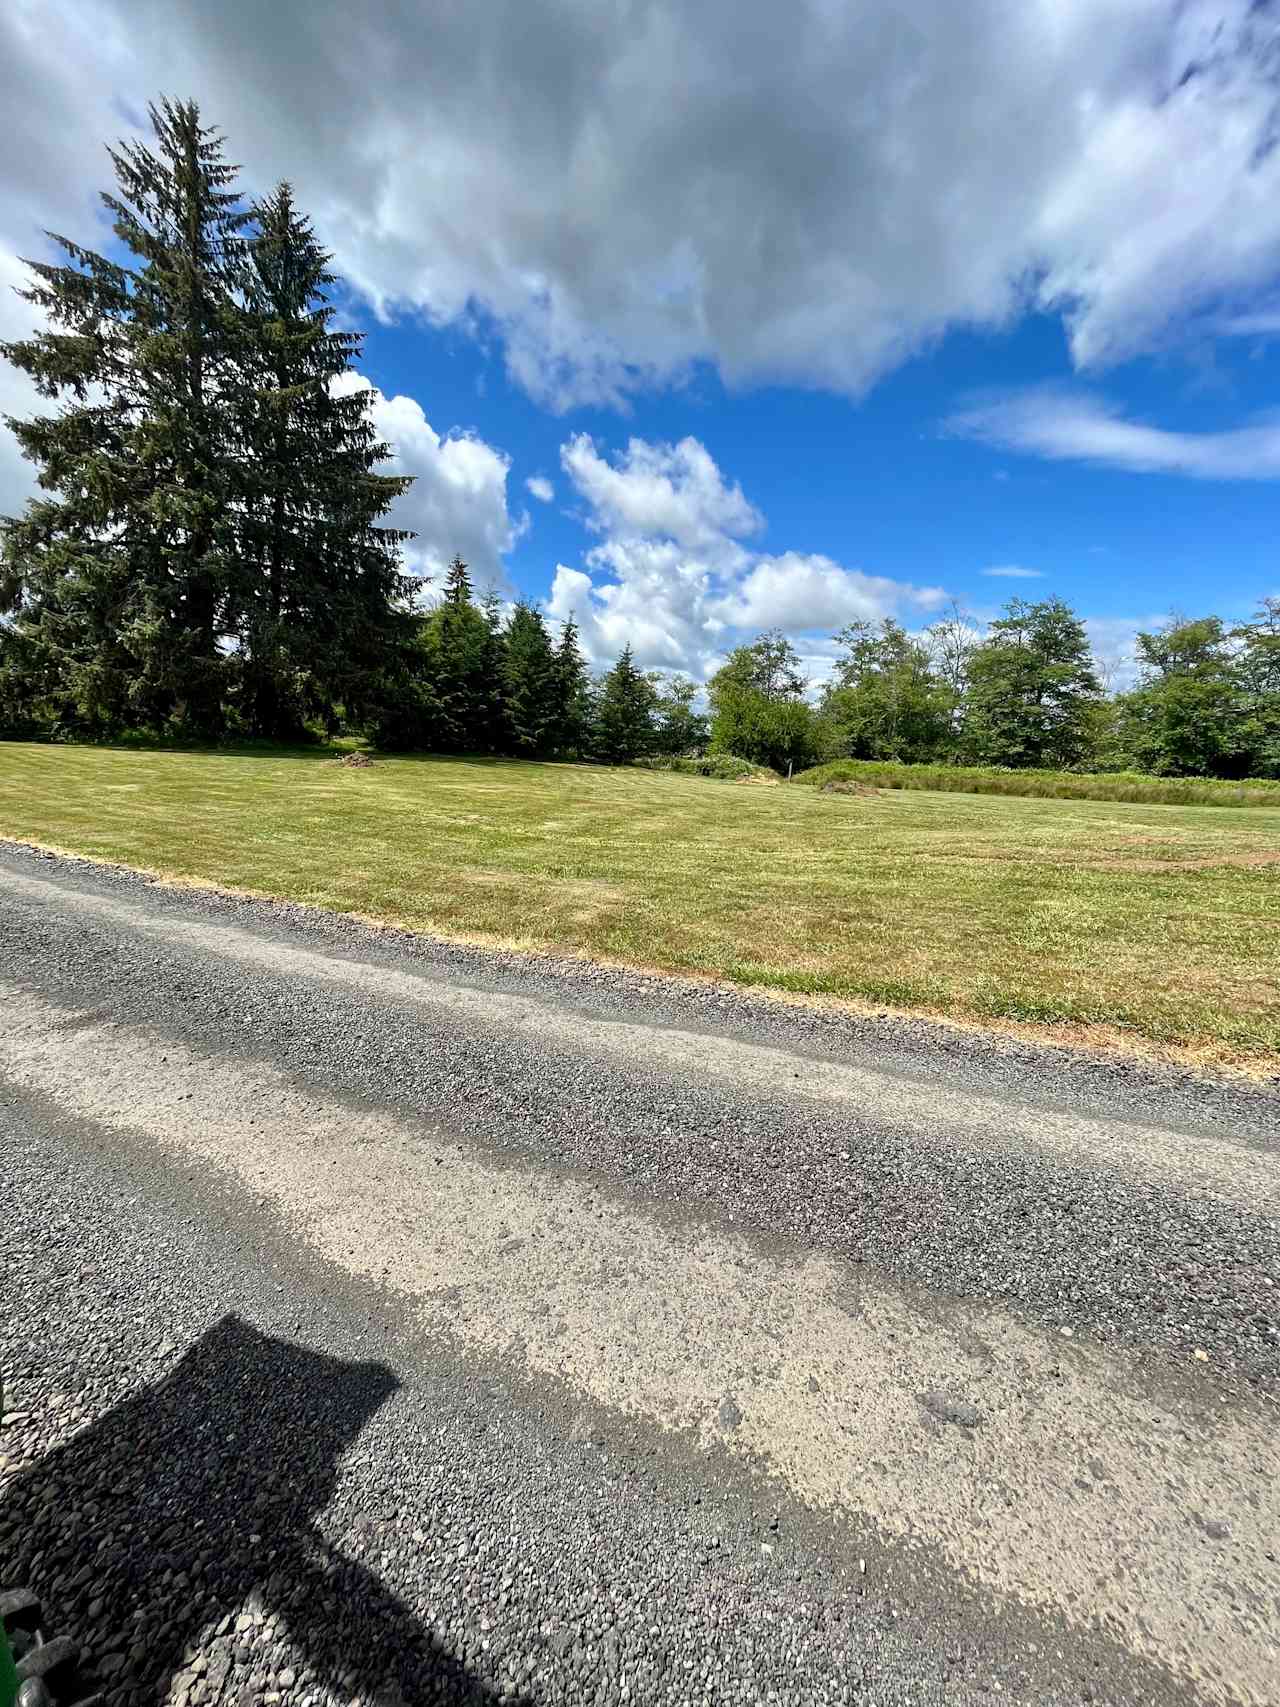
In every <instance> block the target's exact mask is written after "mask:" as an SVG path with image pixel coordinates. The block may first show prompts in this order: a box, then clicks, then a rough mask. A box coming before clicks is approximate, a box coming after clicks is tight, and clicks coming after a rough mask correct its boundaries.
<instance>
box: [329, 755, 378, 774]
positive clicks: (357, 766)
mask: <svg viewBox="0 0 1280 1707" xmlns="http://www.w3.org/2000/svg"><path fill="white" fill-rule="evenodd" d="M338 763H339V764H340V765H346V767H347V769H348V770H352V771H367V770H368V769H369V766H370V765H371V764H372V763H373V760H372V759H371V758H370V757H369V755H368V753H347V754H345V755H344V756H343V757H342V758H340V759H339V760H338Z"/></svg>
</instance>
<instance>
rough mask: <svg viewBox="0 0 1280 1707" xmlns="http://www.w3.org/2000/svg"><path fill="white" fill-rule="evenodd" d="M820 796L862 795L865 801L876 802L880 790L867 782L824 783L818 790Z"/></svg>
mask: <svg viewBox="0 0 1280 1707" xmlns="http://www.w3.org/2000/svg"><path fill="white" fill-rule="evenodd" d="M818 793H819V794H860V795H862V796H863V798H864V799H870V800H876V799H878V798H879V796H880V790H879V789H878V788H872V787H871V785H870V784H869V783H865V782H824V783H823V785H822V787H821V788H820V789H819V790H818Z"/></svg>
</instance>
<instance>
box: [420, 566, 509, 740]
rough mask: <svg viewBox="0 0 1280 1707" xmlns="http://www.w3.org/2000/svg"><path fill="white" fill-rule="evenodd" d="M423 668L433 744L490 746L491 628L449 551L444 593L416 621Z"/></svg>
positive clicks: (463, 574) (462, 568) (464, 574)
mask: <svg viewBox="0 0 1280 1707" xmlns="http://www.w3.org/2000/svg"><path fill="white" fill-rule="evenodd" d="M422 646H423V650H424V652H425V654H426V660H427V662H426V668H427V672H428V674H429V675H430V677H431V684H432V688H433V691H434V693H435V699H436V717H437V722H436V745H437V746H438V748H439V750H440V751H441V752H445V753H475V752H486V751H488V750H489V749H490V747H491V744H492V742H491V728H490V724H491V717H492V712H491V706H490V698H491V695H492V692H493V681H492V671H493V648H492V634H491V631H490V627H489V624H488V622H487V620H486V619H485V615H484V612H483V611H481V610H478V609H477V607H476V605H475V603H474V601H473V600H472V597H471V580H470V577H469V576H468V574H467V566H466V564H465V563H464V562H463V561H462V559H461V558H460V557H455V558H454V560H453V562H452V563H451V564H450V565H449V569H448V572H447V574H446V576H445V590H444V597H443V599H442V600H441V601H440V603H439V604H438V605H437V606H436V608H435V609H434V610H433V611H432V612H431V613H430V615H428V616H427V618H426V619H425V621H424V622H423V625H422Z"/></svg>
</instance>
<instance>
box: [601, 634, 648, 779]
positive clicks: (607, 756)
mask: <svg viewBox="0 0 1280 1707" xmlns="http://www.w3.org/2000/svg"><path fill="white" fill-rule="evenodd" d="M656 699H657V694H656V692H655V690H654V686H653V683H652V682H651V681H650V680H649V678H648V677H647V676H645V675H642V674H641V673H640V671H639V670H637V669H636V666H635V659H634V657H633V656H632V652H631V648H630V646H624V647H623V649H622V652H621V654H620V655H619V658H618V661H617V663H616V664H615V665H614V666H613V668H612V669H611V670H610V671H609V673H608V675H606V676H605V678H604V680H603V682H602V683H601V684H600V694H599V698H598V699H597V701H596V726H595V747H596V752H597V754H598V755H599V757H600V758H602V759H603V760H604V761H605V763H606V764H611V765H626V764H630V763H631V762H632V760H633V759H640V758H643V757H644V756H645V754H646V753H650V752H652V751H653V743H654V729H653V708H654V704H655V701H656Z"/></svg>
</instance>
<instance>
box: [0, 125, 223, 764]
mask: <svg viewBox="0 0 1280 1707" xmlns="http://www.w3.org/2000/svg"><path fill="white" fill-rule="evenodd" d="M150 113H151V122H152V126H153V129H154V131H155V146H154V149H152V148H148V147H146V146H144V145H143V144H141V143H124V144H122V145H121V146H120V147H119V148H118V149H114V150H111V151H110V158H111V162H112V165H113V166H114V168H115V175H116V180H117V189H118V193H104V194H103V197H102V200H103V202H104V204H105V205H106V207H107V209H108V210H109V211H110V213H111V214H112V216H113V221H114V230H115V234H116V236H117V238H118V239H119V241H120V243H121V245H122V246H123V247H124V249H125V250H127V251H128V253H129V256H130V260H129V261H128V262H127V263H119V262H116V261H114V260H109V259H107V258H106V257H104V256H102V255H99V254H96V253H94V252H93V251H92V250H89V249H84V248H82V247H80V246H79V245H78V244H75V243H72V242H70V241H69V240H68V239H66V238H64V237H58V236H56V234H53V233H50V236H51V238H52V240H53V241H54V242H55V243H56V244H57V245H58V246H59V247H60V248H61V250H62V251H63V253H64V254H65V256H66V257H67V259H66V261H65V262H64V263H61V264H51V263H45V262H32V263H28V265H29V267H30V270H31V273H32V274H33V281H34V282H33V283H32V286H31V288H30V289H29V290H27V291H25V292H24V293H23V295H24V296H25V298H26V300H27V301H29V302H31V303H32V304H33V305H34V306H36V307H37V308H39V309H41V310H42V311H43V313H44V315H45V317H46V320H47V322H48V330H46V331H44V332H41V333H38V334H36V336H34V337H33V338H30V339H26V340H22V341H19V342H16V343H12V344H6V345H4V346H0V353H3V355H4V356H5V357H7V359H8V360H9V361H11V362H13V363H14V365H15V366H17V367H19V368H21V369H22V370H23V371H24V372H26V373H28V374H30V375H31V377H32V378H33V379H34V380H35V382H36V385H37V387H38V389H39V390H40V392H41V393H42V394H43V395H44V396H46V397H49V398H56V399H58V400H59V401H60V402H61V408H60V409H59V410H58V411H57V412H56V413H54V414H52V415H49V416H39V417H36V418H35V419H33V420H29V421H12V420H11V421H9V423H8V425H9V426H10V428H11V429H12V431H13V432H14V433H15V435H16V437H17V440H18V443H19V445H20V446H21V448H22V451H23V453H24V455H26V456H27V457H28V458H29V459H30V460H31V461H33V462H35V463H36V464H37V465H38V467H39V471H40V472H39V481H40V485H41V487H42V489H43V490H42V495H41V496H39V497H37V498H34V499H32V500H31V501H30V502H29V503H28V505H27V508H26V512H25V514H24V515H23V516H22V517H20V518H17V519H10V520H9V521H7V522H6V523H5V525H4V540H3V551H4V560H5V575H4V581H5V583H6V589H7V594H6V605H7V608H8V610H9V612H10V615H11V617H12V624H11V634H10V644H9V645H8V646H7V648H6V651H7V654H8V658H9V663H10V667H11V668H16V669H17V670H18V672H19V674H23V675H25V678H26V681H27V684H28V687H29V688H30V689H31V690H32V692H33V693H34V694H35V695H37V696H38V697H39V699H40V702H41V703H42V705H43V706H44V708H45V709H46V710H48V711H50V712H52V713H53V714H55V715H59V716H62V717H63V718H65V719H67V720H68V721H70V722H72V723H74V724H77V725H79V726H84V725H89V726H96V727H109V726H112V725H117V724H121V723H148V724H153V725H154V724H159V723H162V722H164V721H166V720H173V721H176V722H180V723H182V724H185V725H186V726H187V727H189V728H191V729H193V730H195V731H197V732H200V733H212V732H213V731H214V730H215V729H216V728H217V727H218V725H219V723H220V719H221V705H222V701H223V698H224V689H225V686H226V681H227V678H228V675H229V673H230V670H231V668H232V663H231V658H230V648H229V646H228V644H227V638H228V617H229V614H230V598H229V591H230V577H229V573H228V564H229V561H230V558H231V555H232V546H233V543H234V542H233V539H232V538H231V530H232V528H233V527H234V523H235V517H236V514H237V509H238V505H239V503H240V501H241V499H242V493H241V492H240V490H239V472H238V470H239V460H240V459H239V455H238V448H239V447H238V445H237V444H236V442H235V433H234V428H233V422H232V418H231V412H230V411H229V410H228V409H227V408H226V407H225V400H226V398H227V397H228V396H229V395H231V394H232V393H233V392H234V391H235V387H236V372H235V366H236V361H237V358H238V356H239V353H240V343H241V334H242V315H241V312H240V309H239V307H238V304H237V299H236V292H237V290H238V288H239V287H240V285H241V284H242V283H243V280H244V278H245V266H246V253H245V239H244V235H243V233H244V227H245V224H246V221H247V219H248V214H247V212H246V211H244V209H243V208H242V206H241V204H240V198H239V196H238V194H237V193H236V191H235V190H234V188H233V187H231V186H232V183H233V178H234V168H233V167H231V166H230V165H228V164H227V163H226V161H225V159H224V157H223V147H222V141H221V138H220V137H219V135H218V134H217V133H216V132H215V131H213V130H212V129H210V128H209V127H208V126H205V125H202V124H201V122H200V115H199V111H198V109H197V108H196V106H195V104H194V103H193V102H189V103H186V104H180V105H174V104H172V103H170V102H168V101H165V102H162V103H161V105H160V106H158V107H152V108H151V109H150ZM15 661H16V662H15Z"/></svg>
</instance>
